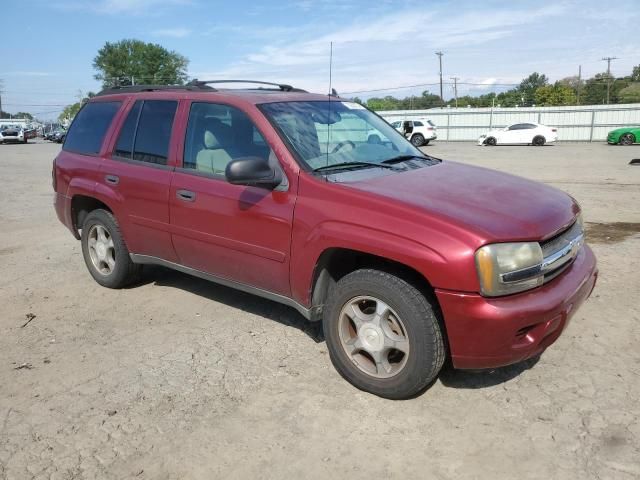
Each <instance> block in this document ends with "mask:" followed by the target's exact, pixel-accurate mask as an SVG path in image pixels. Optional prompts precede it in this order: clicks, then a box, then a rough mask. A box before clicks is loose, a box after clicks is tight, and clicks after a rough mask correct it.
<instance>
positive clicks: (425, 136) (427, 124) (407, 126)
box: [391, 120, 438, 147]
mask: <svg viewBox="0 0 640 480" xmlns="http://www.w3.org/2000/svg"><path fill="white" fill-rule="evenodd" d="M391 126H392V127H393V128H395V129H396V130H398V131H399V132H400V133H402V134H403V135H404V136H405V137H407V138H408V139H409V141H411V143H412V144H413V145H414V146H416V147H421V146H422V145H429V142H430V141H431V140H435V139H436V138H438V135H437V131H436V124H435V123H433V122H432V121H431V120H397V121H395V122H393V123H392V124H391Z"/></svg>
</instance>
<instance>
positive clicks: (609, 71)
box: [602, 57, 618, 105]
mask: <svg viewBox="0 0 640 480" xmlns="http://www.w3.org/2000/svg"><path fill="white" fill-rule="evenodd" d="M617 59H618V57H603V58H602V61H604V62H607V105H609V90H610V89H611V60H617Z"/></svg>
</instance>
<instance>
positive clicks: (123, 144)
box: [114, 101, 142, 159]
mask: <svg viewBox="0 0 640 480" xmlns="http://www.w3.org/2000/svg"><path fill="white" fill-rule="evenodd" d="M141 108H142V102H141V101H137V102H136V103H135V104H134V105H133V108H132V109H131V110H130V111H129V115H127V119H126V120H125V122H124V125H123V126H122V129H121V130H120V136H119V137H118V143H116V149H115V152H114V154H115V155H116V156H118V157H122V158H129V159H131V158H132V155H133V141H134V140H135V137H136V127H137V126H138V118H139V117H140V109H141Z"/></svg>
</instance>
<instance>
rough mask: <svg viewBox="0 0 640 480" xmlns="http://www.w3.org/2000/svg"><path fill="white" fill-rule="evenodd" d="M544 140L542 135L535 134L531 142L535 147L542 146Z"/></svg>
mask: <svg viewBox="0 0 640 480" xmlns="http://www.w3.org/2000/svg"><path fill="white" fill-rule="evenodd" d="M545 142H546V139H545V138H544V137H543V136H542V135H537V136H535V137H533V141H532V142H531V143H532V144H533V145H535V146H536V147H542V146H543V145H544V143H545Z"/></svg>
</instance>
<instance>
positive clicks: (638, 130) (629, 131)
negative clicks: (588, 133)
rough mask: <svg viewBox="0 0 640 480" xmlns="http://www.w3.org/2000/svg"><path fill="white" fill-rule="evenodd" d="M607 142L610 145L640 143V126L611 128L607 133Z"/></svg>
mask: <svg viewBox="0 0 640 480" xmlns="http://www.w3.org/2000/svg"><path fill="white" fill-rule="evenodd" d="M607 143H608V144H610V145H615V144H618V143H619V144H620V145H633V144H634V143H640V127H625V128H616V129H615V130H611V131H610V132H609V135H607Z"/></svg>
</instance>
